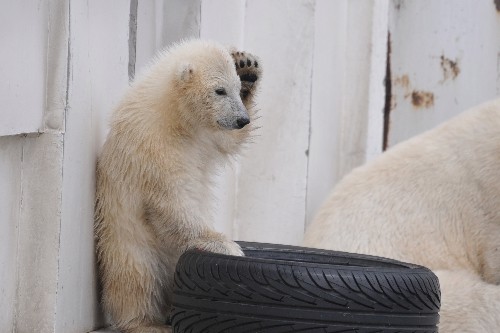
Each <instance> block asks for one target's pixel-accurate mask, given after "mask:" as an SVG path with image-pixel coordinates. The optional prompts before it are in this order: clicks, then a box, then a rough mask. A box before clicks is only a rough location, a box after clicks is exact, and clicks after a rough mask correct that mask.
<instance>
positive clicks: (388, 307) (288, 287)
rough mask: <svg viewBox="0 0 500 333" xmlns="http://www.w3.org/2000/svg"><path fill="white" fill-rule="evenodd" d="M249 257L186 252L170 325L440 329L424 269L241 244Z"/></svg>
mask: <svg viewBox="0 0 500 333" xmlns="http://www.w3.org/2000/svg"><path fill="white" fill-rule="evenodd" d="M239 244H240V245H241V247H242V249H243V250H244V252H245V255H246V257H235V256H226V255H220V254H214V253H207V252H201V251H188V252H186V253H185V254H183V255H182V256H181V258H180V260H179V262H178V264H177V269H176V274H175V286H174V299H173V304H174V306H173V310H172V315H171V320H172V327H173V329H174V332H175V333H189V332H192V333H197V332H200V333H201V332H207V333H216V332H236V333H244V332H252V333H253V332H357V333H365V332H366V333H367V332H391V333H395V332H419V333H423V332H426V333H431V332H437V331H438V329H437V324H438V322H439V315H438V311H439V307H440V290H439V281H438V279H437V277H436V276H435V275H434V274H433V273H432V272H431V271H430V270H429V269H427V268H425V267H421V266H417V265H412V264H407V263H403V262H399V261H395V260H391V259H386V258H378V257H373V256H367V255H360V254H349V253H342V252H335V251H327V250H318V249H309V248H301V247H294V246H284V245H274V244H261V243H246V242H239Z"/></svg>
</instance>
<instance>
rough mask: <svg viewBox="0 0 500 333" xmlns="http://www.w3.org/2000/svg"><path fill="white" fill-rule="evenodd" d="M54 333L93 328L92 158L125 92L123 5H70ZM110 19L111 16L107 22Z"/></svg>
mask: <svg viewBox="0 0 500 333" xmlns="http://www.w3.org/2000/svg"><path fill="white" fill-rule="evenodd" d="M70 8H71V13H70V15H71V16H70V17H71V20H70V22H71V44H70V45H71V49H70V59H71V60H70V78H71V79H70V81H69V87H68V89H69V91H68V110H67V113H66V134H65V136H64V161H63V163H64V179H63V184H62V185H63V187H62V193H63V197H62V223H61V239H60V258H59V281H58V289H57V294H58V298H57V309H56V310H57V311H56V315H57V322H56V327H55V331H56V332H57V333H59V332H61V333H72V332H74V333H80V332H88V331H90V330H92V329H94V328H96V327H98V326H99V325H100V324H102V317H101V314H100V312H99V307H98V294H97V283H96V272H95V260H94V259H95V251H94V237H93V213H94V194H95V163H96V156H97V153H98V151H99V150H100V147H101V146H102V144H103V142H104V140H105V138H106V133H107V131H108V128H109V126H108V125H109V124H108V122H109V115H110V113H111V111H112V110H113V108H114V107H115V106H116V105H117V104H118V101H119V100H120V98H121V97H122V95H123V94H124V92H125V90H126V88H127V87H128V63H129V45H128V38H129V36H128V34H129V11H130V3H129V2H128V1H119V0H114V1H104V2H99V1H90V2H82V1H74V2H72V3H71V6H70ZM110 18H112V19H110Z"/></svg>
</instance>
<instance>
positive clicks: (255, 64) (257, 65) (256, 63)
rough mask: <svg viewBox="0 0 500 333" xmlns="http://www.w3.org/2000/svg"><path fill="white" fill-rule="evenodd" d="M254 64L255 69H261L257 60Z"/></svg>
mask: <svg viewBox="0 0 500 333" xmlns="http://www.w3.org/2000/svg"><path fill="white" fill-rule="evenodd" d="M253 64H254V66H255V68H257V67H259V63H258V62H257V60H255V61H254V63H253Z"/></svg>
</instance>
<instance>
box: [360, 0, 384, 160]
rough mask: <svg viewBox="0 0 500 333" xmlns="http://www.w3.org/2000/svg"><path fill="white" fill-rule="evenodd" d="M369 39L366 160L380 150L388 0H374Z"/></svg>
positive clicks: (382, 124)
mask: <svg viewBox="0 0 500 333" xmlns="http://www.w3.org/2000/svg"><path fill="white" fill-rule="evenodd" d="M372 3H373V7H372V14H371V15H372V20H371V26H369V27H368V28H369V29H370V31H371V41H370V46H369V50H370V71H369V73H367V74H368V76H369V80H368V102H367V109H368V115H367V119H366V121H367V133H366V153H365V154H366V161H370V160H372V159H373V158H375V157H377V156H378V155H380V154H381V153H382V148H383V137H384V107H385V95H386V83H385V80H386V71H387V66H386V65H387V51H388V46H387V38H388V34H389V28H388V24H389V0H374V1H373V2H372Z"/></svg>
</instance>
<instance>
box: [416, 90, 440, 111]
mask: <svg viewBox="0 0 500 333" xmlns="http://www.w3.org/2000/svg"><path fill="white" fill-rule="evenodd" d="M411 104H413V106H415V107H417V108H429V107H431V106H433V105H434V94H433V93H431V92H429V91H420V90H414V91H413V92H412V93H411Z"/></svg>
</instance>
